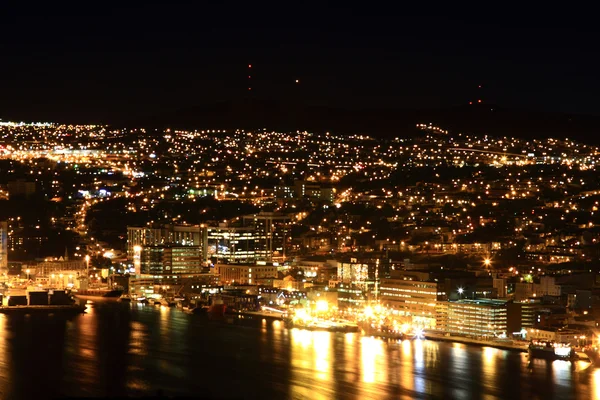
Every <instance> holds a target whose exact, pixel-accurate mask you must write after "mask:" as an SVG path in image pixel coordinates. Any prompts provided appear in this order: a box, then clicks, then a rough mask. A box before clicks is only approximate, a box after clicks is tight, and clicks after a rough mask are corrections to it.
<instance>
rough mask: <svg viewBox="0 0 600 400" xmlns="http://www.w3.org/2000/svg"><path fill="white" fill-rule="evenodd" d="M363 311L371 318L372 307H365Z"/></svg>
mask: <svg viewBox="0 0 600 400" xmlns="http://www.w3.org/2000/svg"><path fill="white" fill-rule="evenodd" d="M364 313H365V317H367V318H371V317H372V316H373V307H371V306H367V307H365V311H364Z"/></svg>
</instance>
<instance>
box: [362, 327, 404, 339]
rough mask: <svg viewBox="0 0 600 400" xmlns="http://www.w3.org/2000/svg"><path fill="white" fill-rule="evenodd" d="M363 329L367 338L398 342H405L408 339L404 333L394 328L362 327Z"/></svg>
mask: <svg viewBox="0 0 600 400" xmlns="http://www.w3.org/2000/svg"><path fill="white" fill-rule="evenodd" d="M361 329H362V331H363V334H364V335H365V336H374V337H380V338H386V339H398V340H404V339H405V338H406V335H405V334H404V333H402V332H401V331H400V330H398V329H395V328H394V327H393V326H375V325H363V326H361Z"/></svg>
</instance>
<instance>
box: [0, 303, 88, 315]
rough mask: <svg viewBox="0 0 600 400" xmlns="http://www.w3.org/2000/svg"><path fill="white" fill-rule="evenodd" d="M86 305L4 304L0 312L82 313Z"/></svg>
mask: <svg viewBox="0 0 600 400" xmlns="http://www.w3.org/2000/svg"><path fill="white" fill-rule="evenodd" d="M84 312H85V306H79V305H48V306H45V305H41V306H2V307H0V314H59V313H60V314H66V313H70V314H82V313H84Z"/></svg>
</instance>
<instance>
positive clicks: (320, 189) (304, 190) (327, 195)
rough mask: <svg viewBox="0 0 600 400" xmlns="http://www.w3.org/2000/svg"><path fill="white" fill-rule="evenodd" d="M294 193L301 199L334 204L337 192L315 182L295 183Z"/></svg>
mask: <svg viewBox="0 0 600 400" xmlns="http://www.w3.org/2000/svg"><path fill="white" fill-rule="evenodd" d="M294 192H295V194H296V197H297V198H299V199H303V198H308V199H309V200H313V201H324V202H326V203H333V202H334V200H335V193H336V190H335V188H333V187H325V186H321V185H320V184H318V183H315V182H309V181H295V182H294Z"/></svg>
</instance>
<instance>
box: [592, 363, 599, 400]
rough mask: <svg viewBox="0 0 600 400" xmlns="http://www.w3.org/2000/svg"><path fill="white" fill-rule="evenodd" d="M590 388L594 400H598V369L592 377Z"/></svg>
mask: <svg viewBox="0 0 600 400" xmlns="http://www.w3.org/2000/svg"><path fill="white" fill-rule="evenodd" d="M592 387H593V391H594V399H596V400H600V369H596V370H595V371H594V373H593V375H592Z"/></svg>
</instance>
